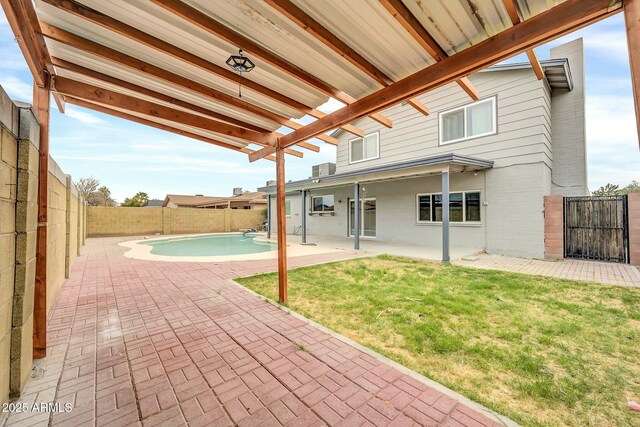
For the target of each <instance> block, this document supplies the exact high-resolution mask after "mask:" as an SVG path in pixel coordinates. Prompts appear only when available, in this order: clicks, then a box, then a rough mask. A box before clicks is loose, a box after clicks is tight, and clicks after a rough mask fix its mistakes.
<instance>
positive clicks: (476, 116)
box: [439, 96, 498, 144]
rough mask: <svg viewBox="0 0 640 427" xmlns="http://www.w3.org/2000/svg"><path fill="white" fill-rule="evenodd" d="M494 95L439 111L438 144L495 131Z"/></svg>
mask: <svg viewBox="0 0 640 427" xmlns="http://www.w3.org/2000/svg"><path fill="white" fill-rule="evenodd" d="M496 116H497V114H496V97H495V96H494V97H492V98H488V99H483V100H481V101H477V102H474V103H472V104H468V105H465V106H464V107H458V108H454V109H453V110H449V111H445V112H443V113H440V115H439V118H440V144H450V143H452V142H458V141H464V140H467V139H472V138H478V137H481V136H486V135H493V134H495V133H497V132H498V131H497V128H498V126H497V120H496Z"/></svg>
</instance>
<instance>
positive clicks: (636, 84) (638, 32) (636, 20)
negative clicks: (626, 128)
mask: <svg viewBox="0 0 640 427" xmlns="http://www.w3.org/2000/svg"><path fill="white" fill-rule="evenodd" d="M624 22H625V28H626V31H627V49H628V50H629V65H630V68H631V87H632V88H633V101H634V102H633V105H634V107H635V110H636V125H637V128H638V143H639V144H640V1H638V0H624Z"/></svg>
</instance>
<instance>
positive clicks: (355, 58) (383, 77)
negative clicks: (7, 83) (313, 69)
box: [266, 0, 429, 115]
mask: <svg viewBox="0 0 640 427" xmlns="http://www.w3.org/2000/svg"><path fill="white" fill-rule="evenodd" d="M266 2H267V3H268V4H269V5H270V6H271V7H273V8H274V9H276V10H277V11H278V12H280V13H281V14H283V15H284V16H286V17H287V18H288V19H289V20H290V21H291V22H293V23H294V24H296V25H298V26H299V27H300V28H302V29H303V30H305V31H306V32H307V33H309V34H311V35H312V36H313V37H315V38H316V39H317V40H319V41H321V42H322V43H323V44H324V45H325V46H327V47H329V48H330V49H332V50H333V51H334V52H336V53H337V54H338V55H340V56H341V57H343V58H344V59H346V60H347V61H348V62H349V63H351V64H352V65H354V66H355V67H356V68H358V69H359V70H360V71H362V72H363V73H365V74H366V75H367V76H369V77H371V78H372V79H373V80H375V81H376V82H378V83H380V84H381V85H382V86H383V87H387V86H389V85H390V84H391V83H393V82H394V81H393V79H392V78H391V77H389V76H388V75H387V74H386V73H385V72H384V71H382V70H380V69H379V68H378V67H376V66H375V65H374V64H372V63H371V62H370V61H368V60H367V59H366V58H364V57H363V56H362V55H360V54H359V53H358V52H357V51H356V50H355V49H352V48H351V47H350V46H349V45H348V44H346V43H345V42H344V41H342V40H341V39H340V38H339V37H337V36H335V35H334V34H332V33H331V31H329V30H327V29H326V28H324V27H323V26H322V25H321V24H320V23H319V22H318V21H316V20H315V19H313V18H312V17H311V16H309V15H307V14H306V13H305V12H304V11H303V10H302V9H300V8H299V7H298V6H296V5H295V4H293V3H292V2H291V1H290V0H266ZM407 102H408V103H409V105H411V106H412V107H414V108H415V109H416V110H418V111H420V112H421V113H423V114H424V115H429V109H428V108H427V107H426V106H425V105H424V104H423V103H422V102H420V101H419V100H417V99H409V100H408V101H407Z"/></svg>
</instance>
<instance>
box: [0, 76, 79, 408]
mask: <svg viewBox="0 0 640 427" xmlns="http://www.w3.org/2000/svg"><path fill="white" fill-rule="evenodd" d="M39 131H40V129H39V124H38V121H37V119H36V117H35V116H34V114H33V111H32V110H31V106H30V105H28V104H24V103H17V102H13V101H12V100H11V99H10V98H9V97H8V95H7V94H6V93H5V92H4V91H3V90H2V88H0V403H2V402H6V401H7V400H8V399H9V398H10V397H11V396H18V395H19V394H20V392H21V391H22V389H23V387H24V385H25V383H26V381H27V379H28V378H29V375H30V373H31V368H32V365H33V306H34V300H33V298H34V286H35V272H36V268H35V264H36V262H35V261H36V259H35V255H36V232H37V227H38V204H37V202H38V164H39V146H38V141H39V140H40V133H39ZM49 173H50V176H49V183H50V188H49V195H50V202H49V223H48V224H49V230H48V231H49V232H48V242H47V248H48V258H47V271H48V272H50V273H51V274H50V276H49V277H48V280H47V298H48V301H47V307H48V308H50V307H51V306H52V305H53V303H54V302H55V300H56V299H57V297H58V294H59V290H60V288H61V286H62V282H63V281H64V272H65V263H66V260H67V258H68V259H69V263H72V262H73V258H74V257H75V256H77V254H78V251H79V249H80V246H81V245H82V244H83V243H84V239H85V237H86V236H85V230H86V227H85V225H84V224H85V219H84V218H82V216H83V215H84V214H85V209H84V206H85V203H84V200H81V199H78V196H77V191H75V188H73V187H72V189H71V197H67V196H68V195H67V187H68V186H67V182H68V181H67V178H66V176H64V174H62V171H61V170H60V168H59V167H58V165H57V164H56V163H55V162H54V161H52V160H51V161H50V171H49ZM61 178H62V180H61ZM74 197H75V198H74ZM74 207H75V208H74ZM67 212H69V214H67ZM74 219H75V223H74V226H73V227H69V228H68V227H67V225H68V223H69V224H70V222H69V221H71V222H73V220H74ZM68 242H69V243H68ZM72 247H73V251H71V248H72ZM67 251H70V252H69V255H68V254H67Z"/></svg>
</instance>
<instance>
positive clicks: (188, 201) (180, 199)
mask: <svg viewBox="0 0 640 427" xmlns="http://www.w3.org/2000/svg"><path fill="white" fill-rule="evenodd" d="M222 199H227V198H226V197H218V196H191V195H183V194H167V197H165V199H164V202H163V203H162V206H167V205H168V204H169V202H172V203H174V204H176V205H178V206H186V207H195V206H197V205H201V204H203V203H213V202H216V201H219V200H222Z"/></svg>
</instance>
